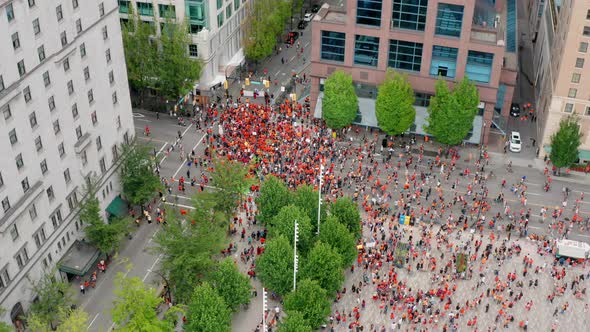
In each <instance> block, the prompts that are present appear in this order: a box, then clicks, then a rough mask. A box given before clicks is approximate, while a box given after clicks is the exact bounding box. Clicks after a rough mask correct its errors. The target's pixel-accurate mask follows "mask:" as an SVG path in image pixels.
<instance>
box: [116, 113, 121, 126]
mask: <svg viewBox="0 0 590 332" xmlns="http://www.w3.org/2000/svg"><path fill="white" fill-rule="evenodd" d="M116 121H117V129H121V116H120V115H117V120H116Z"/></svg>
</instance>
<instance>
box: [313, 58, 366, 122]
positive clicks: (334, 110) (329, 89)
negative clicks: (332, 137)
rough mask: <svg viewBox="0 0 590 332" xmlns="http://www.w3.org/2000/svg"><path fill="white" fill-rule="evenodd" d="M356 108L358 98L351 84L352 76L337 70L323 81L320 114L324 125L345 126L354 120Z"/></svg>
mask: <svg viewBox="0 0 590 332" xmlns="http://www.w3.org/2000/svg"><path fill="white" fill-rule="evenodd" d="M357 110H358V98H357V96H356V92H355V90H354V86H353V85H352V76H350V74H347V73H345V72H343V71H341V70H337V71H335V72H334V73H332V75H330V77H328V78H327V79H326V81H325V83H324V99H323V101H322V114H323V118H324V120H326V125H327V126H328V127H330V128H332V129H340V128H343V127H346V126H348V125H350V124H351V123H352V121H354V119H355V117H356V114H357Z"/></svg>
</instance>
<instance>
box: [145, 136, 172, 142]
mask: <svg viewBox="0 0 590 332" xmlns="http://www.w3.org/2000/svg"><path fill="white" fill-rule="evenodd" d="M138 138H139V139H144V140H146V141H150V142H151V141H153V142H164V143H168V142H166V141H162V140H159V139H155V138H152V137H150V136H147V137H146V136H139V137H138Z"/></svg>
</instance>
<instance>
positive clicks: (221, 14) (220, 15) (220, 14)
mask: <svg viewBox="0 0 590 332" xmlns="http://www.w3.org/2000/svg"><path fill="white" fill-rule="evenodd" d="M222 25H223V12H221V13H219V14H217V26H218V27H220V28H221V26H222Z"/></svg>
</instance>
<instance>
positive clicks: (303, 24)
mask: <svg viewBox="0 0 590 332" xmlns="http://www.w3.org/2000/svg"><path fill="white" fill-rule="evenodd" d="M305 27H307V22H305V21H304V20H301V21H299V23H297V29H299V30H305Z"/></svg>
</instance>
